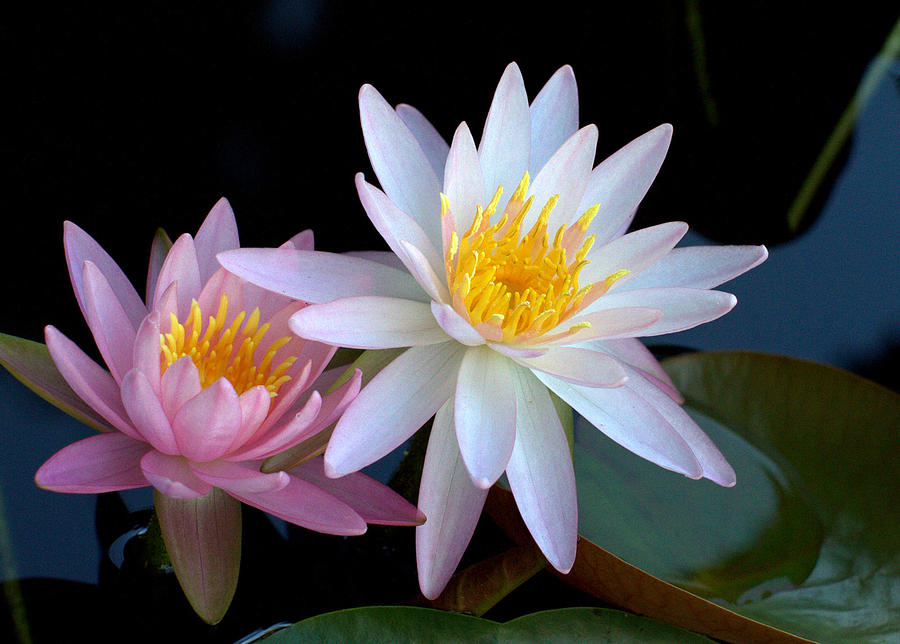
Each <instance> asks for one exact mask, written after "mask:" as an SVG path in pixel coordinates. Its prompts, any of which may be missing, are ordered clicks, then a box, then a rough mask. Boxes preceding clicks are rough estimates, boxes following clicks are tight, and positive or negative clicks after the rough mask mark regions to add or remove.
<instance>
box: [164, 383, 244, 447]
mask: <svg viewBox="0 0 900 644" xmlns="http://www.w3.org/2000/svg"><path fill="white" fill-rule="evenodd" d="M240 427H241V404H240V401H239V400H238V395H237V393H235V391H234V387H232V386H231V383H230V382H228V381H227V380H226V379H225V378H219V379H218V380H216V381H215V382H214V383H213V384H211V385H209V386H208V387H207V388H206V389H204V390H203V391H201V392H200V393H199V394H197V395H196V396H194V397H193V398H192V399H190V400H189V401H187V402H186V403H184V404H183V405H182V406H181V409H179V410H178V413H177V414H175V419H174V420H173V421H172V429H173V430H174V432H175V441H176V442H177V443H178V447H179V449H180V451H181V453H182V454H184V456H185V457H187V458H188V459H190V460H192V461H200V462H202V461H211V460H213V459H216V458H219V457H220V456H222V455H223V454H224V453H225V452H226V451H227V450H228V448H229V447H230V446H231V443H232V442H233V441H234V437H235V436H236V435H237V433H238V430H239V429H240Z"/></svg>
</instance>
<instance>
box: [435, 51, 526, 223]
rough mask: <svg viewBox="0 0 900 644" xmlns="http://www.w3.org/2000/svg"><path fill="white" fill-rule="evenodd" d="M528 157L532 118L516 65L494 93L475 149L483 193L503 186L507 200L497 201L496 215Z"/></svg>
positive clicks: (503, 78) (518, 179) (515, 182)
mask: <svg viewBox="0 0 900 644" xmlns="http://www.w3.org/2000/svg"><path fill="white" fill-rule="evenodd" d="M530 155H531V115H530V114H529V113H528V96H527V95H526V93H525V83H524V81H523V80H522V72H520V71H519V67H518V65H516V64H515V63H510V64H509V65H508V66H507V68H506V70H505V71H504V72H503V76H502V77H501V78H500V83H499V84H498V85H497V90H496V92H494V100H493V101H492V102H491V109H490V110H489V111H488V115H487V120H486V121H485V123H484V132H483V133H482V135H481V143H480V144H479V146H478V156H479V158H480V159H481V171H482V172H483V173H484V185H485V189H486V191H487V192H493V191H494V190H496V188H497V186H503V189H504V191H505V193H506V195H507V199H506V200H501V201H500V205H499V207H498V208H497V210H498V211H500V212H502V211H503V208H504V207H505V205H506V201H508V200H509V195H512V191H513V190H515V187H516V186H517V185H518V184H519V181H520V180H521V178H522V175H524V174H525V171H526V170H527V169H528V158H529V156H530ZM451 205H452V204H451Z"/></svg>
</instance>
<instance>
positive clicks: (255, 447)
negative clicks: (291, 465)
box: [226, 391, 322, 461]
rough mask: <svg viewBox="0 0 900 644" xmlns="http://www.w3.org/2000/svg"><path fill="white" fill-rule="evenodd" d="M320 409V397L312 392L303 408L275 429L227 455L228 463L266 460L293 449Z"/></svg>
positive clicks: (317, 393) (254, 438)
mask: <svg viewBox="0 0 900 644" xmlns="http://www.w3.org/2000/svg"><path fill="white" fill-rule="evenodd" d="M321 408H322V396H321V395H319V392H317V391H314V392H313V393H312V395H311V396H310V397H309V399H308V400H307V401H306V404H305V405H304V406H303V408H302V409H301V410H300V411H299V412H297V414H296V415H295V416H294V417H293V418H292V419H291V420H290V422H288V423H285V424H284V425H282V426H281V427H278V428H277V429H272V430H270V431H268V432H264V433H263V434H261V435H257V436H254V437H253V440H251V441H250V442H248V443H247V444H246V445H243V446H241V447H240V448H239V449H237V450H236V451H234V452H232V453H230V454H228V455H227V457H226V458H227V460H229V461H250V460H256V459H260V458H268V457H269V456H274V455H275V454H278V453H279V452H282V451H284V450H286V449H288V448H291V447H293V446H294V445H296V444H297V443H299V442H300V441H301V440H303V436H304V434H305V433H306V429H307V428H308V427H309V426H310V425H311V424H312V422H313V420H315V418H316V416H317V415H318V413H319V410H320V409H321Z"/></svg>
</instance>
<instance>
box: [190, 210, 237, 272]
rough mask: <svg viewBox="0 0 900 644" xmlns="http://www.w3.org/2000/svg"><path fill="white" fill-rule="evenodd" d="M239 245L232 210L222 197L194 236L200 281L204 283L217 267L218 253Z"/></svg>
mask: <svg viewBox="0 0 900 644" xmlns="http://www.w3.org/2000/svg"><path fill="white" fill-rule="evenodd" d="M240 246H241V243H240V241H239V239H238V229H237V222H236V221H235V220H234V211H232V209H231V204H230V203H228V199H226V198H225V197H222V198H221V199H219V200H218V201H217V202H216V205H214V206H213V207H212V210H210V211H209V214H208V215H206V219H204V220H203V224H202V225H201V226H200V230H198V231H197V236H196V237H195V238H194V247H195V248H196V251H197V264H198V265H199V267H200V283H201V284H202V283H206V281H207V280H208V279H209V278H210V277H212V274H213V273H215V272H216V271H217V270H218V269H219V262H217V261H216V255H217V254H218V253H220V252H222V251H225V250H231V249H232V248H240Z"/></svg>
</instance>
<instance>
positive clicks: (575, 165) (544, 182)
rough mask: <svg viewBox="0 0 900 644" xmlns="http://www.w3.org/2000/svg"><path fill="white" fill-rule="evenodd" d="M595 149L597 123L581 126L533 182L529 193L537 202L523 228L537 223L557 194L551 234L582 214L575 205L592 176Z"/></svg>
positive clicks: (552, 214)
mask: <svg viewBox="0 0 900 644" xmlns="http://www.w3.org/2000/svg"><path fill="white" fill-rule="evenodd" d="M596 150H597V126H595V125H588V126H586V127H583V128H581V129H580V130H578V132H576V133H575V134H573V135H572V136H571V137H570V138H569V139H568V140H567V141H566V142H565V143H563V144H562V146H560V148H559V149H558V150H557V151H556V152H555V153H554V154H553V156H552V157H550V160H549V161H547V163H546V164H545V165H544V167H543V169H542V170H541V171H540V172H539V173H538V175H537V176H536V177H535V178H534V182H533V183H532V184H531V188H530V189H529V191H528V194H530V195H533V196H534V205H533V206H532V208H531V210H529V211H528V215H526V217H525V220H524V221H523V223H522V230H529V229H530V228H531V226H532V225H534V222H535V221H537V218H538V216H539V215H540V213H541V209H542V208H543V207H544V204H546V203H547V201H548V200H549V199H550V198H551V197H553V196H554V195H559V201H557V203H556V207H555V208H554V209H553V212H552V213H551V214H550V222H549V228H548V229H549V230H550V233H551V234H555V233H556V229H557V228H559V226H563V225H566V226H567V225H569V223H571V222H572V221H573V220H574V219H575V217H577V216H579V215H581V211H577V212H576V208H577V207H578V205H579V204H580V202H581V196H582V195H583V194H584V189H585V186H587V182H588V177H590V176H591V168H592V167H593V166H594V154H595V152H596Z"/></svg>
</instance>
